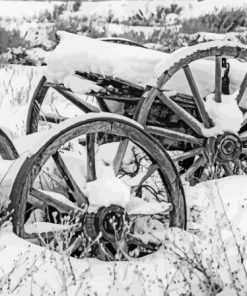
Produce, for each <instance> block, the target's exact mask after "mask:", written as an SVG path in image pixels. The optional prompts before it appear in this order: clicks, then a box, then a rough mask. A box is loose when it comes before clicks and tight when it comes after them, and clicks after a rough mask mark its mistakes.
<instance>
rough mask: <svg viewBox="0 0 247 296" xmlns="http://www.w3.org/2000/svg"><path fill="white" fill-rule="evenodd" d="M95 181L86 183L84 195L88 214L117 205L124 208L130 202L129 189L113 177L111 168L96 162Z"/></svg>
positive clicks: (100, 161) (102, 162)
mask: <svg viewBox="0 0 247 296" xmlns="http://www.w3.org/2000/svg"><path fill="white" fill-rule="evenodd" d="M96 167H97V179H96V180H95V181H93V182H89V183H87V187H86V195H87V197H88V201H89V205H90V206H89V208H88V211H89V212H95V211H96V212H97V210H98V209H99V208H100V207H102V206H105V207H108V206H110V205H113V204H115V205H119V206H121V207H123V208H125V207H126V205H127V204H128V202H129V200H130V187H129V186H127V185H126V184H125V183H124V182H123V181H122V180H120V179H118V178H117V177H116V176H115V173H114V170H113V167H112V166H111V165H106V164H105V162H104V161H103V160H98V161H97V163H96Z"/></svg>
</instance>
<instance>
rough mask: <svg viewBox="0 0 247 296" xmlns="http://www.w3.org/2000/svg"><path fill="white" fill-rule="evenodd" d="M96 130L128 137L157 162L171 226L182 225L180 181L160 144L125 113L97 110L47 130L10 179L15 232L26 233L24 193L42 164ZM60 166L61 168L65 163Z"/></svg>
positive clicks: (28, 191)
mask: <svg viewBox="0 0 247 296" xmlns="http://www.w3.org/2000/svg"><path fill="white" fill-rule="evenodd" d="M62 124H63V123H62ZM96 132H99V133H106V134H109V133H110V134H112V135H116V136H120V137H124V138H128V139H129V140H130V141H131V142H133V144H135V145H137V146H138V147H139V148H140V149H142V150H143V151H144V152H145V153H146V154H147V156H148V157H149V158H150V160H151V161H152V162H153V163H154V164H157V165H158V169H159V176H160V178H161V181H162V182H163V184H164V185H163V186H164V189H165V190H166V194H167V199H168V202H170V203H172V205H173V210H172V211H171V212H170V216H169V218H170V226H176V227H181V228H185V227H186V207H185V197H184V192H183V188H182V183H181V181H180V179H179V176H178V173H177V171H176V170H175V167H174V165H173V162H172V161H171V158H170V157H169V156H168V154H167V153H166V151H165V150H164V149H163V147H162V146H161V145H160V144H159V143H158V142H157V141H156V140H155V139H154V138H153V137H151V136H150V135H148V134H147V133H146V132H144V130H143V129H142V128H141V127H139V125H137V124H135V123H134V122H131V121H129V120H127V119H125V118H124V117H122V118H119V117H112V116H111V117H109V118H108V117H106V115H105V114H99V115H98V117H95V116H94V118H87V117H86V118H85V117H84V116H81V117H78V120H77V121H72V123H71V125H64V128H63V129H59V130H58V132H57V133H51V134H49V135H50V137H49V138H48V139H47V141H46V142H45V143H44V144H43V146H42V147H40V149H38V150H35V151H36V152H35V154H33V155H32V156H30V157H29V158H27V160H26V161H25V163H24V164H23V166H22V167H21V169H20V170H19V173H18V174H17V177H16V178H15V180H14V181H13V187H12V191H11V193H10V200H11V204H12V206H13V208H14V212H13V223H14V229H15V232H16V233H17V234H18V235H20V236H22V237H23V236H24V234H25V233H24V232H23V227H24V224H25V219H26V217H25V212H26V202H27V195H28V194H29V193H30V188H32V185H33V182H34V180H36V178H37V177H38V175H39V173H40V172H41V170H42V166H43V165H44V164H45V163H46V162H47V161H48V159H50V157H52V155H53V154H55V153H56V151H58V150H59V149H60V148H61V147H64V145H65V144H66V143H68V141H71V140H73V139H75V138H78V137H80V136H82V135H85V134H94V133H96ZM62 167H63V168H64V166H62Z"/></svg>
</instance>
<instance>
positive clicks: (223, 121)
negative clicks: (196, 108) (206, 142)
mask: <svg viewBox="0 0 247 296" xmlns="http://www.w3.org/2000/svg"><path fill="white" fill-rule="evenodd" d="M237 94H238V91H237V92H235V93H234V94H232V95H222V97H221V102H220V103H218V102H215V100H214V94H213V95H209V96H208V97H207V98H206V102H205V109H206V111H207V113H208V115H209V117H210V118H211V119H212V120H213V123H214V125H215V127H214V129H215V130H217V133H216V134H218V135H219V134H223V133H224V132H232V133H235V134H238V131H239V130H240V128H241V126H242V123H243V113H242V111H241V110H240V109H239V107H238V104H237V101H236V98H237ZM203 132H204V136H206V137H208V136H212V134H211V135H208V134H207V132H209V133H210V131H209V130H205V129H204V131H203Z"/></svg>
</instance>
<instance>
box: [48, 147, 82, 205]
mask: <svg viewBox="0 0 247 296" xmlns="http://www.w3.org/2000/svg"><path fill="white" fill-rule="evenodd" d="M52 158H53V160H54V161H55V163H56V165H57V167H58V169H59V171H60V173H61V175H62V176H63V178H64V180H65V182H66V183H67V185H68V187H69V189H70V191H71V193H72V194H73V196H74V198H75V200H76V201H77V204H78V206H79V207H81V206H83V205H87V204H88V200H87V197H86V196H85V195H84V193H83V192H82V191H81V189H80V188H79V186H78V185H77V183H76V181H75V180H74V178H73V177H72V175H71V173H70V172H69V170H68V168H67V166H66V164H65V162H64V160H63V158H62V157H61V155H60V153H59V152H58V151H57V152H56V153H55V154H53V156H52Z"/></svg>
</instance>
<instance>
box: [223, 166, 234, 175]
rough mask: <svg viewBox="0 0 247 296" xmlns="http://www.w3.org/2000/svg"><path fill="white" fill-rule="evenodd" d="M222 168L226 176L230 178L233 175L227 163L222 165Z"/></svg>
mask: <svg viewBox="0 0 247 296" xmlns="http://www.w3.org/2000/svg"><path fill="white" fill-rule="evenodd" d="M222 167H223V169H224V171H225V173H226V175H227V176H232V175H233V170H232V168H231V166H230V164H229V163H224V164H223V165H222Z"/></svg>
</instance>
